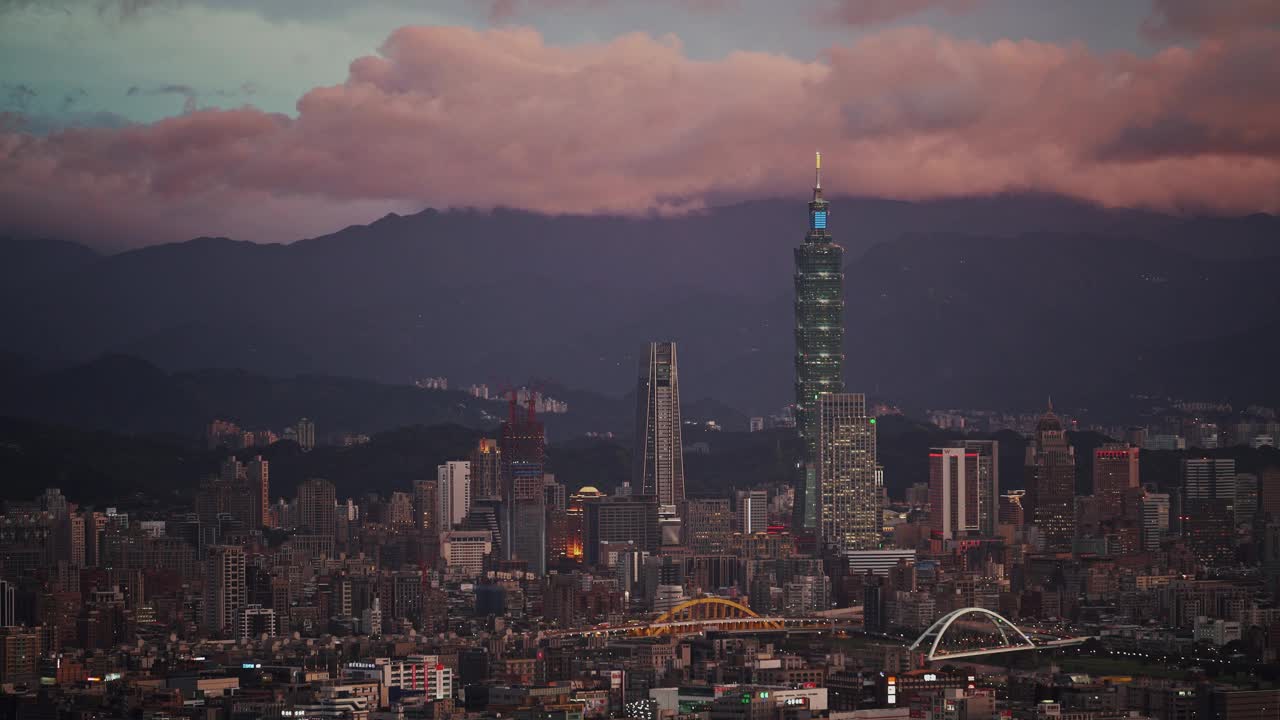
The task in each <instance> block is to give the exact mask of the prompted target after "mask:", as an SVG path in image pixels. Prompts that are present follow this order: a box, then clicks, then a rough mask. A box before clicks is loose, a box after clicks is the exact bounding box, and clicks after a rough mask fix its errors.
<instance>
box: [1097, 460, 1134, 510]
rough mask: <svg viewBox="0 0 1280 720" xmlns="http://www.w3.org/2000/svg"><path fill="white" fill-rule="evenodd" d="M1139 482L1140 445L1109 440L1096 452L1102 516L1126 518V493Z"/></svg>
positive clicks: (1099, 506) (1099, 504) (1098, 497)
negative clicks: (1135, 445)
mask: <svg viewBox="0 0 1280 720" xmlns="http://www.w3.org/2000/svg"><path fill="white" fill-rule="evenodd" d="M1138 485H1139V481H1138V448H1137V447H1134V446H1131V445H1128V444H1126V443H1107V444H1106V445H1103V446H1102V447H1100V448H1097V449H1095V450H1094V451H1093V494H1094V496H1095V497H1096V498H1097V501H1098V508H1099V519H1101V520H1114V519H1116V518H1119V517H1123V516H1124V514H1125V506H1124V505H1125V502H1124V501H1125V496H1126V495H1127V494H1128V493H1129V491H1130V490H1132V489H1134V488H1136V487H1138ZM1135 519H1136V518H1135Z"/></svg>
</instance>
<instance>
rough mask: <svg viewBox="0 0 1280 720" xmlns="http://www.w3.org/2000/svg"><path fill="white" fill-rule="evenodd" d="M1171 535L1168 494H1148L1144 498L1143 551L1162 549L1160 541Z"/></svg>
mask: <svg viewBox="0 0 1280 720" xmlns="http://www.w3.org/2000/svg"><path fill="white" fill-rule="evenodd" d="M1168 533H1169V495H1168V493H1146V494H1145V495H1143V497H1142V549H1143V550H1146V551H1148V552H1152V551H1155V550H1159V549H1160V541H1161V540H1163V539H1164V536H1165V535H1167V534H1168Z"/></svg>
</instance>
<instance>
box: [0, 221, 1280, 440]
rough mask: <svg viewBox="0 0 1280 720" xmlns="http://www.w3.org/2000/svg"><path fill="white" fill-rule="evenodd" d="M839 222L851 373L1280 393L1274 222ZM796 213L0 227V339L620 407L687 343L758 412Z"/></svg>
mask: <svg viewBox="0 0 1280 720" xmlns="http://www.w3.org/2000/svg"><path fill="white" fill-rule="evenodd" d="M831 222H832V228H833V230H834V232H835V233H836V237H837V238H838V240H839V242H841V243H842V244H844V245H845V247H846V248H847V249H848V259H849V263H848V267H847V278H846V287H847V301H848V304H847V317H848V323H847V325H848V333H847V351H848V353H849V361H848V365H847V372H846V378H847V382H848V386H849V388H850V390H856V391H866V392H870V393H875V394H877V395H880V396H887V397H891V398H894V399H897V400H899V401H901V402H904V403H910V404H913V405H918V406H934V407H936V406H944V405H951V404H971V405H983V406H996V407H1007V406H1015V405H1017V406H1027V405H1029V404H1038V403H1039V402H1040V401H1041V399H1042V398H1043V397H1044V395H1045V394H1046V393H1048V392H1052V393H1053V394H1054V396H1055V398H1061V400H1060V402H1064V403H1068V404H1071V403H1075V404H1089V405H1090V406H1091V407H1102V406H1104V405H1105V403H1106V402H1107V401H1108V398H1112V397H1115V396H1116V395H1118V394H1121V395H1122V394H1125V393H1127V392H1128V391H1130V390H1147V391H1150V390H1161V391H1175V392H1176V391H1183V390H1185V391H1188V392H1189V391H1192V390H1194V391H1196V392H1201V391H1203V390H1202V388H1204V389H1208V390H1212V389H1213V388H1214V387H1218V385H1216V384H1215V383H1213V382H1203V383H1199V382H1198V381H1200V380H1204V379H1206V378H1209V379H1212V378H1218V377H1228V376H1229V377H1230V383H1229V387H1228V385H1227V384H1224V385H1221V387H1223V388H1226V389H1224V390H1223V392H1224V393H1225V392H1230V393H1238V394H1240V397H1239V399H1248V400H1256V401H1262V402H1272V403H1276V402H1280V379H1278V378H1277V377H1276V375H1275V373H1274V372H1273V371H1270V370H1268V369H1267V368H1269V367H1274V360H1275V359H1276V356H1275V349H1276V348H1275V345H1276V343H1275V340H1274V339H1273V338H1274V330H1275V328H1274V326H1273V325H1272V324H1271V323H1273V322H1274V321H1273V316H1274V308H1275V307H1277V300H1280V297H1277V295H1280V289H1277V284H1276V283H1274V282H1273V281H1272V279H1271V278H1274V277H1275V274H1276V271H1277V270H1280V244H1278V243H1280V219H1277V218H1274V217H1270V216H1265V215H1255V216H1250V217H1245V218H1235V219H1232V218H1196V219H1181V218H1174V217H1171V216H1166V215H1160V214H1156V213H1149V212H1144V211H1135V210H1108V209H1102V208H1098V207H1094V206H1091V205H1086V204H1082V203H1079V202H1075V201H1071V200H1066V199H1063V198H1057V197H1050V196H1001V197H993V198H981V199H956V200H943V201H932V202H919V203H909V202H898V201H887V200H874V199H839V198H837V199H836V200H835V201H833V214H832V221H831ZM804 225H805V211H804V198H792V199H787V200H768V201H756V202H750V203H743V204H739V205H734V206H729V207H723V208H717V209H714V210H710V211H707V212H705V213H699V214H695V215H691V216H686V217H677V218H658V217H655V218H619V217H598V216H582V217H579V216H561V217H549V216H542V215H536V214H532V213H527V212H519V211H512V210H498V211H494V212H491V213H490V212H476V211H465V210H463V211H450V212H437V211H434V210H427V211H424V212H422V213H419V214H416V215H413V216H406V217H402V216H397V215H388V216H387V217H385V218H382V219H381V220H378V221H377V222H374V223H372V224H370V225H368V226H352V227H349V228H346V229H344V230H341V231H339V232H337V233H334V234H332V235H327V236H324V237H319V238H313V239H309V240H302V241H299V242H295V243H292V244H289V245H255V244H251V243H245V242H236V241H233V240H227V239H219V238H200V239H196V240H192V241H189V242H185V243H177V244H170V245H162V246H155V247H149V248H144V249H140V250H134V251H130V252H125V253H121V254H118V255H112V256H105V257H101V256H97V255H96V254H94V253H93V252H92V251H88V250H84V249H83V248H81V249H80V250H74V249H72V250H68V249H67V248H68V246H67V245H66V244H59V245H57V246H56V248H55V249H51V250H49V251H48V252H47V253H44V252H43V251H41V252H35V251H33V250H31V248H32V247H36V248H39V247H40V246H39V245H36V246H32V245H30V244H26V245H21V246H19V245H17V244H14V243H0V261H3V262H4V264H5V267H6V270H5V273H6V277H13V278H23V277H35V278H39V282H38V283H37V284H34V285H33V284H30V283H8V282H6V283H5V286H4V290H3V291H0V292H2V293H3V294H0V321H3V322H4V324H5V327H6V328H7V331H6V333H5V334H4V336H3V339H2V340H0V343H3V345H4V346H5V348H6V349H9V350H13V351H17V352H20V353H23V354H24V355H26V356H29V357H31V358H36V359H37V361H38V362H39V363H41V364H42V365H43V366H44V367H46V368H48V367H50V366H54V365H62V366H67V365H72V364H76V363H84V362H87V361H89V360H91V359H93V358H95V357H98V356H99V355H101V354H103V353H119V354H125V355H131V356H136V357H140V358H145V359H146V360H148V361H150V362H152V363H154V364H156V365H158V366H160V367H162V368H165V369H166V370H169V371H189V370H194V369H198V368H209V367H228V368H243V369H245V370H247V371H249V372H250V373H254V374H261V375H267V376H275V377H295V376H298V375H320V376H349V377H358V378H367V379H371V380H376V381H381V382H388V383H393V384H405V383H407V382H408V381H409V380H411V379H413V378H416V377H422V376H427V375H445V376H448V377H449V378H450V379H451V381H453V383H454V384H455V385H460V384H465V383H471V382H487V383H489V384H490V385H491V386H494V385H497V384H500V383H501V382H503V381H507V380H509V379H512V378H517V379H519V378H528V377H542V378H549V379H551V381H554V382H556V383H559V384H561V385H562V386H564V387H567V388H576V389H581V390H585V391H590V392H593V393H602V394H604V395H608V396H612V397H613V398H617V397H619V396H621V395H623V394H625V393H627V392H628V391H629V390H630V389H631V387H632V385H633V383H634V381H635V378H634V376H635V373H636V362H637V357H638V355H639V351H640V349H641V348H642V347H643V346H644V344H645V343H647V342H648V341H650V340H655V339H674V340H676V341H678V342H680V343H681V352H680V360H681V389H682V392H683V394H684V398H685V399H686V401H692V400H693V399H695V398H701V397H711V398H714V399H715V400H717V401H719V402H720V403H722V404H723V406H725V407H724V408H722V413H728V412H730V411H728V410H727V408H736V409H737V410H738V411H742V412H745V413H748V414H761V413H765V412H771V411H773V410H775V409H777V408H778V407H780V406H782V405H783V404H785V403H786V402H788V401H789V399H790V397H791V393H792V389H791V378H792V359H791V354H792V352H793V340H792V322H793V321H792V310H791V301H792V300H791V275H792V257H791V251H792V248H793V247H794V246H795V245H796V244H797V243H799V242H800V240H801V238H802V237H803V233H804ZM42 242H43V241H42ZM19 247H20V248H25V249H21V250H15V249H14V248H19ZM50 247H55V246H50ZM70 247H72V248H74V247H75V246H70ZM28 267H29V268H30V270H27V269H26V268H28ZM1220 338H1222V339H1225V340H1219V339H1220ZM1219 342H1226V343H1230V344H1231V345H1230V347H1231V348H1234V350H1228V351H1225V352H1221V353H1217V354H1215V353H1214V352H1209V351H1206V352H1199V353H1198V354H1195V357H1196V365H1195V367H1196V371H1197V372H1196V374H1195V375H1194V376H1193V377H1191V378H1188V377H1187V373H1186V372H1183V371H1182V370H1183V369H1182V367H1181V366H1180V365H1179V362H1178V360H1177V355H1176V353H1179V352H1182V350H1179V349H1180V348H1197V347H1199V348H1209V349H1211V348H1214V347H1216V343H1219ZM1240 353H1248V354H1252V355H1254V356H1260V357H1261V360H1259V361H1257V362H1252V361H1251V362H1248V363H1244V364H1241V363H1239V362H1238V360H1239V354H1240ZM1188 380H1193V381H1197V383H1195V384H1194V387H1187V385H1186V383H1187V382H1188ZM136 381H137V382H138V383H139V387H146V383H147V380H146V378H145V374H140V375H139V377H138V378H136ZM1246 395H1247V397H1245V396H1246ZM623 407H625V403H623ZM159 410H163V411H164V412H173V413H175V416H177V415H181V414H182V412H185V411H182V410H181V408H179V407H174V408H167V409H165V408H161V409H159ZM159 410H158V411H159ZM201 410H202V411H203V410H204V408H201ZM622 412H623V413H624V414H625V412H626V411H625V410H623V411H622ZM712 412H715V411H713V410H708V413H712ZM187 421H188V422H189V421H190V419H188V420H187ZM735 421H736V419H735Z"/></svg>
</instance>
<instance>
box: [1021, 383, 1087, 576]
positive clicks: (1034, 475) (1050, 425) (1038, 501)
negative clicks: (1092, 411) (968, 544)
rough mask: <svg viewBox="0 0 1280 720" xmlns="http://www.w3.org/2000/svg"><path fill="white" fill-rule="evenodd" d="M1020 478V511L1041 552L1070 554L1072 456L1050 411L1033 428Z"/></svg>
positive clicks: (1073, 489)
mask: <svg viewBox="0 0 1280 720" xmlns="http://www.w3.org/2000/svg"><path fill="white" fill-rule="evenodd" d="M1023 477H1024V478H1025V480H1026V483H1027V493H1026V496H1025V497H1024V499H1023V507H1024V511H1025V512H1026V515H1027V518H1028V519H1029V520H1030V521H1031V522H1032V523H1033V524H1034V525H1035V526H1036V528H1038V529H1039V531H1040V537H1041V539H1042V540H1043V542H1044V549H1045V550H1049V551H1069V550H1071V544H1072V541H1073V540H1074V539H1075V531H1076V512H1075V495H1076V454H1075V448H1073V447H1071V444H1070V443H1068V442H1067V433H1066V431H1065V430H1064V429H1063V427H1062V421H1061V420H1059V419H1058V416H1057V415H1055V414H1054V413H1053V408H1052V407H1051V408H1049V410H1048V411H1046V412H1045V414H1044V415H1043V416H1041V417H1040V421H1039V422H1038V423H1037V424H1036V437H1035V442H1034V443H1032V444H1030V445H1028V446H1027V462H1026V469H1025V471H1024V473H1023Z"/></svg>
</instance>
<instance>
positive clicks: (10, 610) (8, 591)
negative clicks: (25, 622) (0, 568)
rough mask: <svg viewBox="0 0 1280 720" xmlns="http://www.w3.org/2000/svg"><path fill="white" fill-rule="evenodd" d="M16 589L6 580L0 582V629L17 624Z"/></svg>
mask: <svg viewBox="0 0 1280 720" xmlns="http://www.w3.org/2000/svg"><path fill="white" fill-rule="evenodd" d="M16 598H17V588H16V587H15V586H14V584H13V583H11V582H9V581H8V580H0V627H9V626H11V625H17V624H18V610H17V607H18V606H17V601H16Z"/></svg>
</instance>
